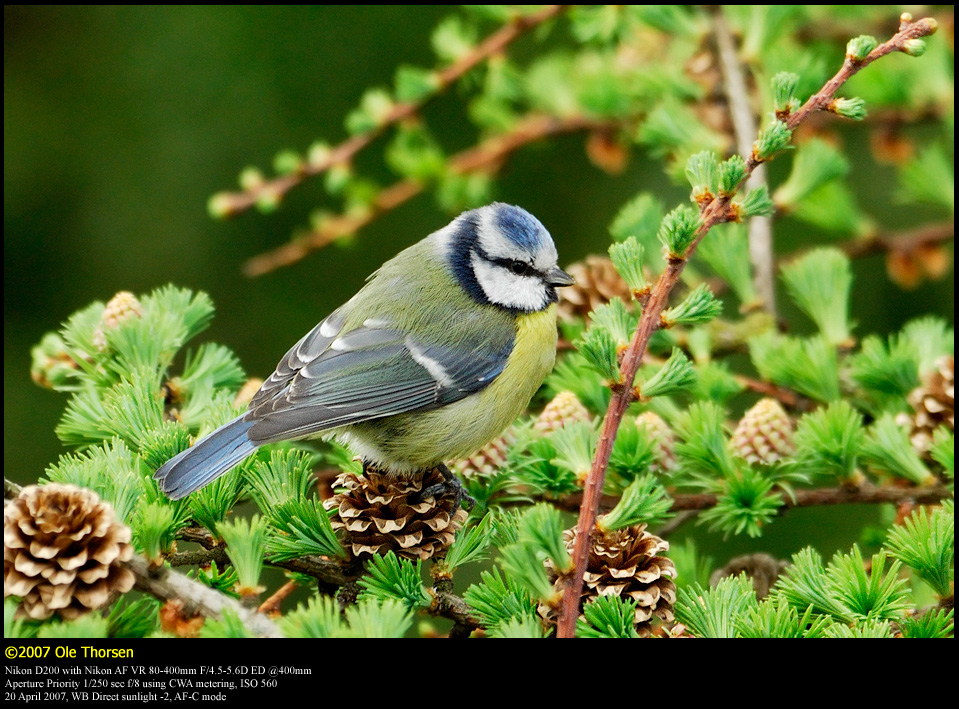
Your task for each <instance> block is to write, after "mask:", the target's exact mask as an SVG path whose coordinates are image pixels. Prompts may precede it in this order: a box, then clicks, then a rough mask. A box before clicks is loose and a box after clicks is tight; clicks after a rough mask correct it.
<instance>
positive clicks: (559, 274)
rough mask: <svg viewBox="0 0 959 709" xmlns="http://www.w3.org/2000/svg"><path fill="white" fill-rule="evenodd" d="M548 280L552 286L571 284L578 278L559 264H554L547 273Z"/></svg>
mask: <svg viewBox="0 0 959 709" xmlns="http://www.w3.org/2000/svg"><path fill="white" fill-rule="evenodd" d="M546 282H547V283H549V284H550V285H551V286H571V285H573V284H574V283H576V280H575V279H574V278H573V277H572V276H571V275H569V274H568V273H566V271H564V270H563V269H561V268H560V267H559V266H554V267H553V268H551V269H549V271H548V272H547V273H546Z"/></svg>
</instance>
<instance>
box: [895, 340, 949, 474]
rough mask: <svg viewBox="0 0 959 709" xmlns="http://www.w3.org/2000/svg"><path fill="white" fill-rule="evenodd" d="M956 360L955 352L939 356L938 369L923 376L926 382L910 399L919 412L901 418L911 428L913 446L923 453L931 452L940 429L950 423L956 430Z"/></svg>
mask: <svg viewBox="0 0 959 709" xmlns="http://www.w3.org/2000/svg"><path fill="white" fill-rule="evenodd" d="M955 368H956V362H955V359H954V358H953V357H952V355H943V356H942V357H940V358H939V359H937V360H936V369H935V371H933V372H931V373H929V374H927V375H926V376H924V377H923V381H922V384H921V385H920V386H918V387H916V388H915V389H913V390H912V391H911V392H909V396H907V397H906V399H907V400H908V401H909V404H910V406H912V408H913V410H914V411H915V414H914V415H913V416H911V417H910V416H909V415H908V414H900V415H899V416H898V417H897V419H896V420H897V422H898V423H899V424H901V425H904V426H907V427H909V428H911V431H910V434H909V438H910V440H911V441H912V446H913V448H915V449H916V451H917V452H918V453H919V454H920V455H922V456H926V455H928V453H929V448H930V446H932V437H933V435H934V434H935V432H936V429H937V428H939V427H940V426H946V427H947V428H948V429H949V430H950V431H955V430H956V369H955Z"/></svg>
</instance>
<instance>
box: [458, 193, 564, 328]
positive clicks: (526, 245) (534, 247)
mask: <svg viewBox="0 0 959 709" xmlns="http://www.w3.org/2000/svg"><path fill="white" fill-rule="evenodd" d="M449 229H450V231H449V232H448V238H449V242H448V246H447V249H448V251H447V254H448V257H449V260H450V264H451V266H452V268H453V272H454V273H455V275H456V277H457V279H458V280H459V282H460V285H462V286H463V288H464V289H465V290H466V291H467V292H468V293H469V294H470V295H471V296H472V297H473V298H474V299H475V300H477V301H478V302H480V303H484V304H487V303H488V304H492V305H496V306H499V307H501V308H506V309H508V310H515V311H519V312H527V313H529V312H536V311H539V310H544V309H546V308H547V307H549V305H550V304H552V303H555V302H556V288H558V287H561V286H569V285H572V284H573V278H572V276H570V275H569V274H568V273H566V272H565V271H564V270H563V269H561V268H560V267H559V266H558V265H557V255H556V246H555V245H554V244H553V239H552V237H551V236H550V235H549V232H548V231H546V227H544V226H543V225H542V224H541V223H540V221H539V220H538V219H537V218H536V217H534V216H533V215H532V214H530V213H529V212H527V211H526V210H525V209H521V208H520V207H515V206H513V205H509V204H503V203H500V202H494V203H493V204H489V205H487V206H485V207H480V208H479V209H474V210H471V211H469V212H464V213H463V214H461V215H460V216H459V217H457V218H456V220H455V221H453V223H452V224H451V225H450V227H449Z"/></svg>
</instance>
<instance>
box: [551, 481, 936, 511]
mask: <svg viewBox="0 0 959 709" xmlns="http://www.w3.org/2000/svg"><path fill="white" fill-rule="evenodd" d="M952 496H953V495H952V492H951V491H950V490H949V488H947V487H945V486H944V485H941V484H936V485H923V486H920V487H890V486H882V487H880V486H876V485H873V484H871V483H863V484H862V485H859V486H857V487H849V488H846V487H823V488H813V489H809V490H793V492H792V496H791V497H789V496H787V497H784V498H783V505H782V509H783V510H788V509H793V508H799V507H825V506H831V505H850V504H863V505H865V504H873V505H878V504H886V503H890V504H894V505H899V504H902V503H903V502H913V503H915V504H919V505H934V504H938V503H940V502H942V501H943V500H948V499H951V498H952ZM582 498H583V496H582V495H568V496H566V497H563V498H561V499H560V500H558V501H556V504H557V505H558V506H559V507H561V508H562V509H565V510H578V509H580V506H581V505H582ZM618 502H619V497H618V496H615V495H603V496H602V497H601V498H600V509H604V510H611V509H612V508H613V507H615V506H616V504H617V503H618ZM717 502H718V498H717V496H716V495H713V494H710V493H689V494H677V495H674V496H673V498H672V505H671V506H670V508H669V511H670V512H672V513H677V514H678V513H686V512H700V511H702V510H708V509H710V508H712V507H715V506H716V503H717Z"/></svg>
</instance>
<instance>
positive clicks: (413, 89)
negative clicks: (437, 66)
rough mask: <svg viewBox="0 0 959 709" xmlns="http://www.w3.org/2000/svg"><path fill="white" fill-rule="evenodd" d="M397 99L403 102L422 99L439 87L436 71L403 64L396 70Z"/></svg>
mask: <svg viewBox="0 0 959 709" xmlns="http://www.w3.org/2000/svg"><path fill="white" fill-rule="evenodd" d="M395 84H396V100H397V101H401V102H403V103H413V102H418V101H422V100H423V99H425V98H426V97H427V96H429V95H430V94H432V93H433V92H434V91H436V89H437V88H439V77H438V76H437V74H436V72H435V71H429V70H427V69H420V68H418V67H412V66H401V67H399V68H398V69H397V70H396V81H395Z"/></svg>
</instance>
